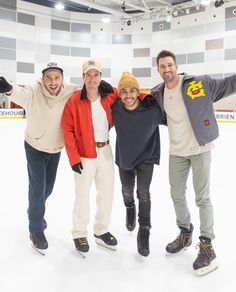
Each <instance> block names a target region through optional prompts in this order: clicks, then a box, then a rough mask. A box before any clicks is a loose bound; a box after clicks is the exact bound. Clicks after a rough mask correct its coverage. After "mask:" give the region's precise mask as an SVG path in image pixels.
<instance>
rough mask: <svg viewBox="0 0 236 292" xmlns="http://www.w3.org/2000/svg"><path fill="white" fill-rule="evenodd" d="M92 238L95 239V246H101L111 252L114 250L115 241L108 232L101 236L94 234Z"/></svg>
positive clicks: (115, 246)
mask: <svg viewBox="0 0 236 292" xmlns="http://www.w3.org/2000/svg"><path fill="white" fill-rule="evenodd" d="M94 237H95V242H96V243H97V244H99V245H102V246H104V247H107V248H109V249H112V250H116V248H117V240H116V238H115V237H114V236H113V235H112V234H111V233H110V232H107V233H104V234H102V235H96V234H94Z"/></svg>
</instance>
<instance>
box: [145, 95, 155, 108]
mask: <svg viewBox="0 0 236 292" xmlns="http://www.w3.org/2000/svg"><path fill="white" fill-rule="evenodd" d="M141 104H142V105H143V106H144V107H150V106H154V105H156V104H157V101H156V99H155V98H154V97H153V96H152V95H151V94H148V95H146V96H145V98H144V100H142V101H141Z"/></svg>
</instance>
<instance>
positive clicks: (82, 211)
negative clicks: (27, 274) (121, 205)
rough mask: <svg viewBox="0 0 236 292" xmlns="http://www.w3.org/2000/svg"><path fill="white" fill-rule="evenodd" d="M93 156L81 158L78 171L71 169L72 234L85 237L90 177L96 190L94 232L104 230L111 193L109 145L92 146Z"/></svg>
mask: <svg viewBox="0 0 236 292" xmlns="http://www.w3.org/2000/svg"><path fill="white" fill-rule="evenodd" d="M96 150H97V158H83V157H82V158H81V162H82V164H83V170H82V174H79V173H75V195H76V198H75V203H74V209H73V229H72V236H73V238H79V237H86V236H87V225H88V224H89V217H90V206H89V201H90V198H89V194H90V189H91V185H92V182H93V180H94V181H95V186H96V190H97V196H96V204H97V211H96V216H95V223H94V234H96V235H101V234H103V233H106V232H107V231H108V226H109V224H110V216H111V210H112V203H113V195H114V162H113V156H112V151H111V146H110V145H106V146H104V147H102V148H96Z"/></svg>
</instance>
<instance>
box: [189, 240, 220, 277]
mask: <svg viewBox="0 0 236 292" xmlns="http://www.w3.org/2000/svg"><path fill="white" fill-rule="evenodd" d="M199 239H200V243H199V244H198V245H197V247H198V248H199V252H198V256H197V258H196V260H195V262H194V263H193V269H194V270H195V272H196V274H197V275H199V276H202V275H205V274H207V273H210V272H211V271H213V270H215V269H217V268H218V264H217V262H216V254H215V252H214V249H213V247H212V244H211V240H210V239H209V238H205V237H201V236H200V237H199Z"/></svg>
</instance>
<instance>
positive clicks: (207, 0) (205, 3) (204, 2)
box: [200, 0, 211, 6]
mask: <svg viewBox="0 0 236 292" xmlns="http://www.w3.org/2000/svg"><path fill="white" fill-rule="evenodd" d="M200 2H201V4H202V5H203V6H208V5H210V3H211V0H201V1H200Z"/></svg>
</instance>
